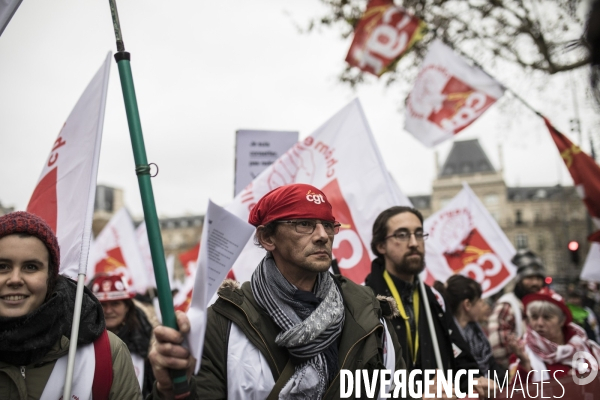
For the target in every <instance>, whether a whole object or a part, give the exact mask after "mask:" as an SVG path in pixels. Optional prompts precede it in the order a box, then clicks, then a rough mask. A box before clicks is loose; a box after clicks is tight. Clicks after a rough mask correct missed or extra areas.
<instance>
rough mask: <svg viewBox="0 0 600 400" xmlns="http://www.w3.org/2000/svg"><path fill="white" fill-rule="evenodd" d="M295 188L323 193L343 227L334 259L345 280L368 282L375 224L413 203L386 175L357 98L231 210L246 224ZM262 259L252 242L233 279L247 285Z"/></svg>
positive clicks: (276, 165) (273, 166) (250, 188)
mask: <svg viewBox="0 0 600 400" xmlns="http://www.w3.org/2000/svg"><path fill="white" fill-rule="evenodd" d="M291 183H307V184H310V185H313V186H315V187H317V188H319V189H321V190H322V191H323V192H324V193H325V195H326V196H327V199H328V200H329V202H330V203H331V205H332V207H333V215H334V217H335V218H336V220H337V221H339V222H340V223H341V224H342V229H341V230H340V233H339V234H337V235H336V236H335V240H334V242H333V256H334V258H336V259H337V261H338V265H339V267H340V271H341V273H342V275H344V276H346V277H348V278H349V279H351V280H353V281H354V282H357V283H362V282H364V279H365V277H366V276H367V274H369V272H370V271H371V258H372V255H371V252H370V243H371V229H372V225H373V221H375V218H376V217H377V215H378V214H379V213H380V212H381V211H383V210H384V209H386V208H388V207H391V206H393V205H410V201H409V200H408V198H407V197H406V196H404V195H403V194H402V192H401V191H400V189H399V188H398V187H397V186H396V184H395V183H394V182H393V180H392V179H391V176H390V175H389V173H388V172H387V170H386V168H385V165H384V163H383V160H382V158H381V154H380V153H379V149H378V148H377V145H376V144H375V139H374V138H373V135H372V134H371V130H370V128H369V125H368V124H367V120H366V118H365V115H364V113H363V110H362V107H361V105H360V102H359V101H358V99H356V100H354V101H352V102H351V103H350V104H348V105H347V106H346V107H344V108H343V109H342V110H340V111H339V112H338V113H337V114H335V115H334V116H333V117H332V118H331V119H329V121H327V122H326V123H325V124H323V125H322V126H321V127H320V128H319V129H317V130H316V131H315V132H314V133H313V134H312V135H310V136H308V137H307V138H306V139H304V140H302V141H300V142H298V143H296V145H294V147H292V148H291V149H290V150H288V152H287V153H285V154H284V155H283V156H281V157H280V158H279V159H278V160H277V161H275V162H274V163H273V164H271V165H270V166H269V168H267V169H266V170H265V171H263V172H262V173H261V174H260V175H259V176H258V177H257V178H256V179H254V181H252V183H251V184H250V185H248V187H246V188H245V189H244V190H242V191H241V192H240V193H239V194H238V195H237V196H236V198H235V199H234V200H233V203H231V204H230V205H229V206H227V210H228V211H230V212H232V213H233V214H235V215H237V216H238V217H240V218H242V219H244V220H248V214H249V212H250V210H251V209H252V207H253V206H254V205H255V204H256V202H257V201H258V200H259V199H260V198H261V197H262V196H264V195H265V194H266V193H267V192H269V191H271V190H272V189H275V188H277V187H279V186H282V185H287V184H291ZM264 255H265V251H264V249H260V248H258V247H257V246H255V245H254V243H253V241H252V240H250V241H249V242H248V244H247V245H246V247H245V248H244V251H243V252H242V254H241V255H240V257H239V258H238V260H237V261H236V263H235V264H234V266H233V273H234V275H235V278H236V279H237V280H238V281H240V282H244V281H247V280H249V279H250V276H251V275H252V272H253V271H254V269H255V268H256V266H257V265H258V263H259V262H260V260H261V259H262V258H263V257H264Z"/></svg>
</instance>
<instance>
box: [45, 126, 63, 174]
mask: <svg viewBox="0 0 600 400" xmlns="http://www.w3.org/2000/svg"><path fill="white" fill-rule="evenodd" d="M65 125H66V123H65ZM63 128H64V125H63ZM61 131H62V130H61ZM65 144H67V142H66V140H64V139H63V138H62V137H60V136H59V137H58V139H56V141H55V142H54V147H52V152H51V153H50V158H49V159H48V166H49V167H52V166H53V165H54V164H55V163H56V161H57V160H58V149H59V148H60V147H62V146H64V145H65Z"/></svg>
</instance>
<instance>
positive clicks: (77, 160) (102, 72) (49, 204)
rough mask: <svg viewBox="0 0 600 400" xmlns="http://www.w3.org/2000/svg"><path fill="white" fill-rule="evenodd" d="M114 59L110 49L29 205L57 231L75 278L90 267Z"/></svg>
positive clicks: (64, 263) (63, 264)
mask: <svg viewBox="0 0 600 400" xmlns="http://www.w3.org/2000/svg"><path fill="white" fill-rule="evenodd" d="M110 62H111V53H110V52H109V53H108V54H107V56H106V59H105V61H104V63H103V65H102V67H101V68H100V69H99V70H98V72H97V73H96V75H95V76H94V78H93V79H92V81H91V82H90V84H89V85H88V87H87V88H86V89H85V92H83V94H82V95H81V97H80V98H79V101H78V102H77V104H76V105H75V108H73V111H72V112H71V114H70V115H69V118H68V119H67V121H66V122H65V124H64V125H63V127H62V129H61V130H60V133H59V134H58V139H56V141H55V142H54V144H53V146H52V150H51V151H50V156H49V157H48V159H47V160H46V162H45V164H44V168H43V169H42V174H41V175H40V179H39V181H38V183H37V186H36V188H35V190H34V191H33V194H32V195H31V199H30V200H29V204H28V205H27V211H29V212H31V213H33V214H36V215H39V216H40V217H42V218H43V219H44V220H46V222H47V223H48V224H49V225H50V227H51V228H52V230H53V231H54V232H55V233H56V236H57V237H58V243H59V245H60V273H61V274H64V275H67V276H69V277H71V278H73V279H76V278H77V274H78V273H81V274H85V273H86V268H87V259H88V252H89V246H90V239H91V236H92V216H93V212H94V197H95V194H96V178H97V175H98V158H99V155H100V143H101V140H102V126H103V123H104V108H105V105H106V92H107V88H108V76H109V71H110Z"/></svg>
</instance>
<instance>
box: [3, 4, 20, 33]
mask: <svg viewBox="0 0 600 400" xmlns="http://www.w3.org/2000/svg"><path fill="white" fill-rule="evenodd" d="M22 1H23V0H0V35H2V32H4V28H6V25H8V23H9V22H10V20H11V18H12V17H13V15H15V13H16V12H17V8H19V6H20V5H21V2H22Z"/></svg>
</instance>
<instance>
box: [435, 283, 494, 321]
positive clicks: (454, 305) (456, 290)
mask: <svg viewBox="0 0 600 400" xmlns="http://www.w3.org/2000/svg"><path fill="white" fill-rule="evenodd" d="M437 283H438V284H437V285H436V284H435V283H434V286H433V287H434V289H436V290H437V291H438V292H440V293H441V294H442V296H444V300H446V303H447V304H448V307H449V308H450V310H451V311H452V314H455V313H456V311H457V310H458V306H459V305H460V303H462V302H463V301H464V300H470V301H472V302H473V301H475V300H477V299H480V298H481V294H482V291H481V285H480V284H479V283H477V282H476V281H475V280H473V279H471V278H468V277H466V276H464V275H452V276H451V277H450V278H449V279H448V281H446V285H443V284H442V283H441V282H439V281H437Z"/></svg>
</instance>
